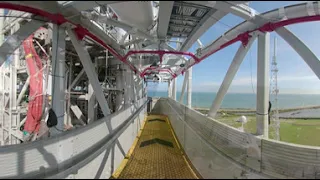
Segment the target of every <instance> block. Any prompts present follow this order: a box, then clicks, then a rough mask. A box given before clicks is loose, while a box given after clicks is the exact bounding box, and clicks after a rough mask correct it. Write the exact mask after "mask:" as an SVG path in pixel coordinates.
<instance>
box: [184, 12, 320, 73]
mask: <svg viewBox="0 0 320 180" xmlns="http://www.w3.org/2000/svg"><path fill="white" fill-rule="evenodd" d="M319 20H320V15H315V16H304V17H298V18H292V19H288V20H284V21H279V22H275V23H272V22H269V23H266V24H264V25H262V26H261V27H259V28H257V29H254V30H251V31H247V32H244V33H242V34H239V35H238V36H237V37H236V38H234V39H232V40H230V41H228V42H226V43H224V44H223V45H221V46H220V47H219V48H218V49H216V50H213V51H211V52H209V53H207V54H206V55H204V56H202V57H201V58H199V59H198V60H195V62H194V63H193V64H191V65H189V66H188V67H187V68H186V69H184V70H183V71H182V72H181V73H184V72H185V71H186V70H187V69H189V68H190V67H192V66H193V65H195V64H197V63H199V62H201V61H202V60H204V59H205V58H207V57H209V56H211V55H212V54H214V53H216V52H218V51H220V50H221V49H223V48H225V47H228V46H229V45H231V44H233V43H235V42H237V41H241V43H242V44H243V46H246V45H247V44H248V42H249V38H250V37H251V36H250V35H249V33H251V32H254V31H261V32H272V31H274V30H275V29H277V28H279V27H284V26H287V25H292V24H297V23H302V22H312V21H319ZM178 75H179V74H178Z"/></svg>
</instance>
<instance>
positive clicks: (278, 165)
mask: <svg viewBox="0 0 320 180" xmlns="http://www.w3.org/2000/svg"><path fill="white" fill-rule="evenodd" d="M153 113H160V114H165V115H167V116H168V117H169V119H170V121H171V124H172V126H173V128H174V130H175V133H176V135H177V137H178V139H179V141H180V143H181V145H182V147H183V148H184V150H185V152H186V154H187V155H188V157H189V159H190V161H191V162H192V164H193V166H194V167H195V168H196V169H197V170H198V172H199V173H200V174H201V175H202V176H203V177H204V178H311V179H315V178H320V158H319V157H320V156H319V154H320V148H318V147H311V146H302V145H295V144H290V143H284V142H279V141H273V140H266V139H261V138H260V137H257V136H254V135H252V134H249V133H245V132H241V131H239V130H238V129H236V128H233V127H231V126H228V125H226V124H223V123H221V122H219V121H216V120H214V119H212V118H209V117H207V116H205V115H203V114H201V113H199V112H197V111H195V110H193V109H189V108H188V107H186V106H184V105H183V104H180V103H178V102H176V101H174V100H172V99H170V98H161V99H160V100H158V101H157V103H156V105H155V107H154V109H153Z"/></svg>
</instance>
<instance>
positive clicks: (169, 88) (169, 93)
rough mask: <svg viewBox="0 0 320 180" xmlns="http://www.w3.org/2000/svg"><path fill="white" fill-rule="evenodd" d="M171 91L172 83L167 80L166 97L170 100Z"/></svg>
mask: <svg viewBox="0 0 320 180" xmlns="http://www.w3.org/2000/svg"><path fill="white" fill-rule="evenodd" d="M171 89H172V82H171V81H170V80H169V81H168V97H169V98H172V94H171V93H172V91H171Z"/></svg>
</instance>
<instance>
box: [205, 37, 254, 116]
mask: <svg viewBox="0 0 320 180" xmlns="http://www.w3.org/2000/svg"><path fill="white" fill-rule="evenodd" d="M255 38H256V37H252V38H251V39H250V40H249V43H248V44H247V46H246V47H244V46H243V45H242V44H240V47H239V49H238V51H237V53H236V55H235V56H234V58H233V61H232V63H231V65H230V66H229V69H228V71H227V74H226V76H225V77H224V79H223V82H222V84H221V86H220V88H219V90H218V92H217V95H216V97H215V99H214V101H213V103H212V105H211V107H210V110H209V112H208V116H210V117H212V118H214V117H215V116H216V114H217V112H218V110H219V108H220V106H221V103H222V100H223V98H224V96H225V95H226V93H227V91H228V89H229V87H230V85H231V82H232V80H233V78H234V76H235V75H236V73H237V71H238V69H239V67H240V65H241V63H242V61H243V59H244V57H245V56H246V54H247V52H248V50H249V49H250V47H251V45H252V43H253V41H254V40H255Z"/></svg>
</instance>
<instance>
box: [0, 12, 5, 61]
mask: <svg viewBox="0 0 320 180" xmlns="http://www.w3.org/2000/svg"><path fill="white" fill-rule="evenodd" d="M3 23H4V9H3V8H1V9H0V45H2V43H3V41H4V35H3V34H2V29H3ZM0 66H1V65H0Z"/></svg>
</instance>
